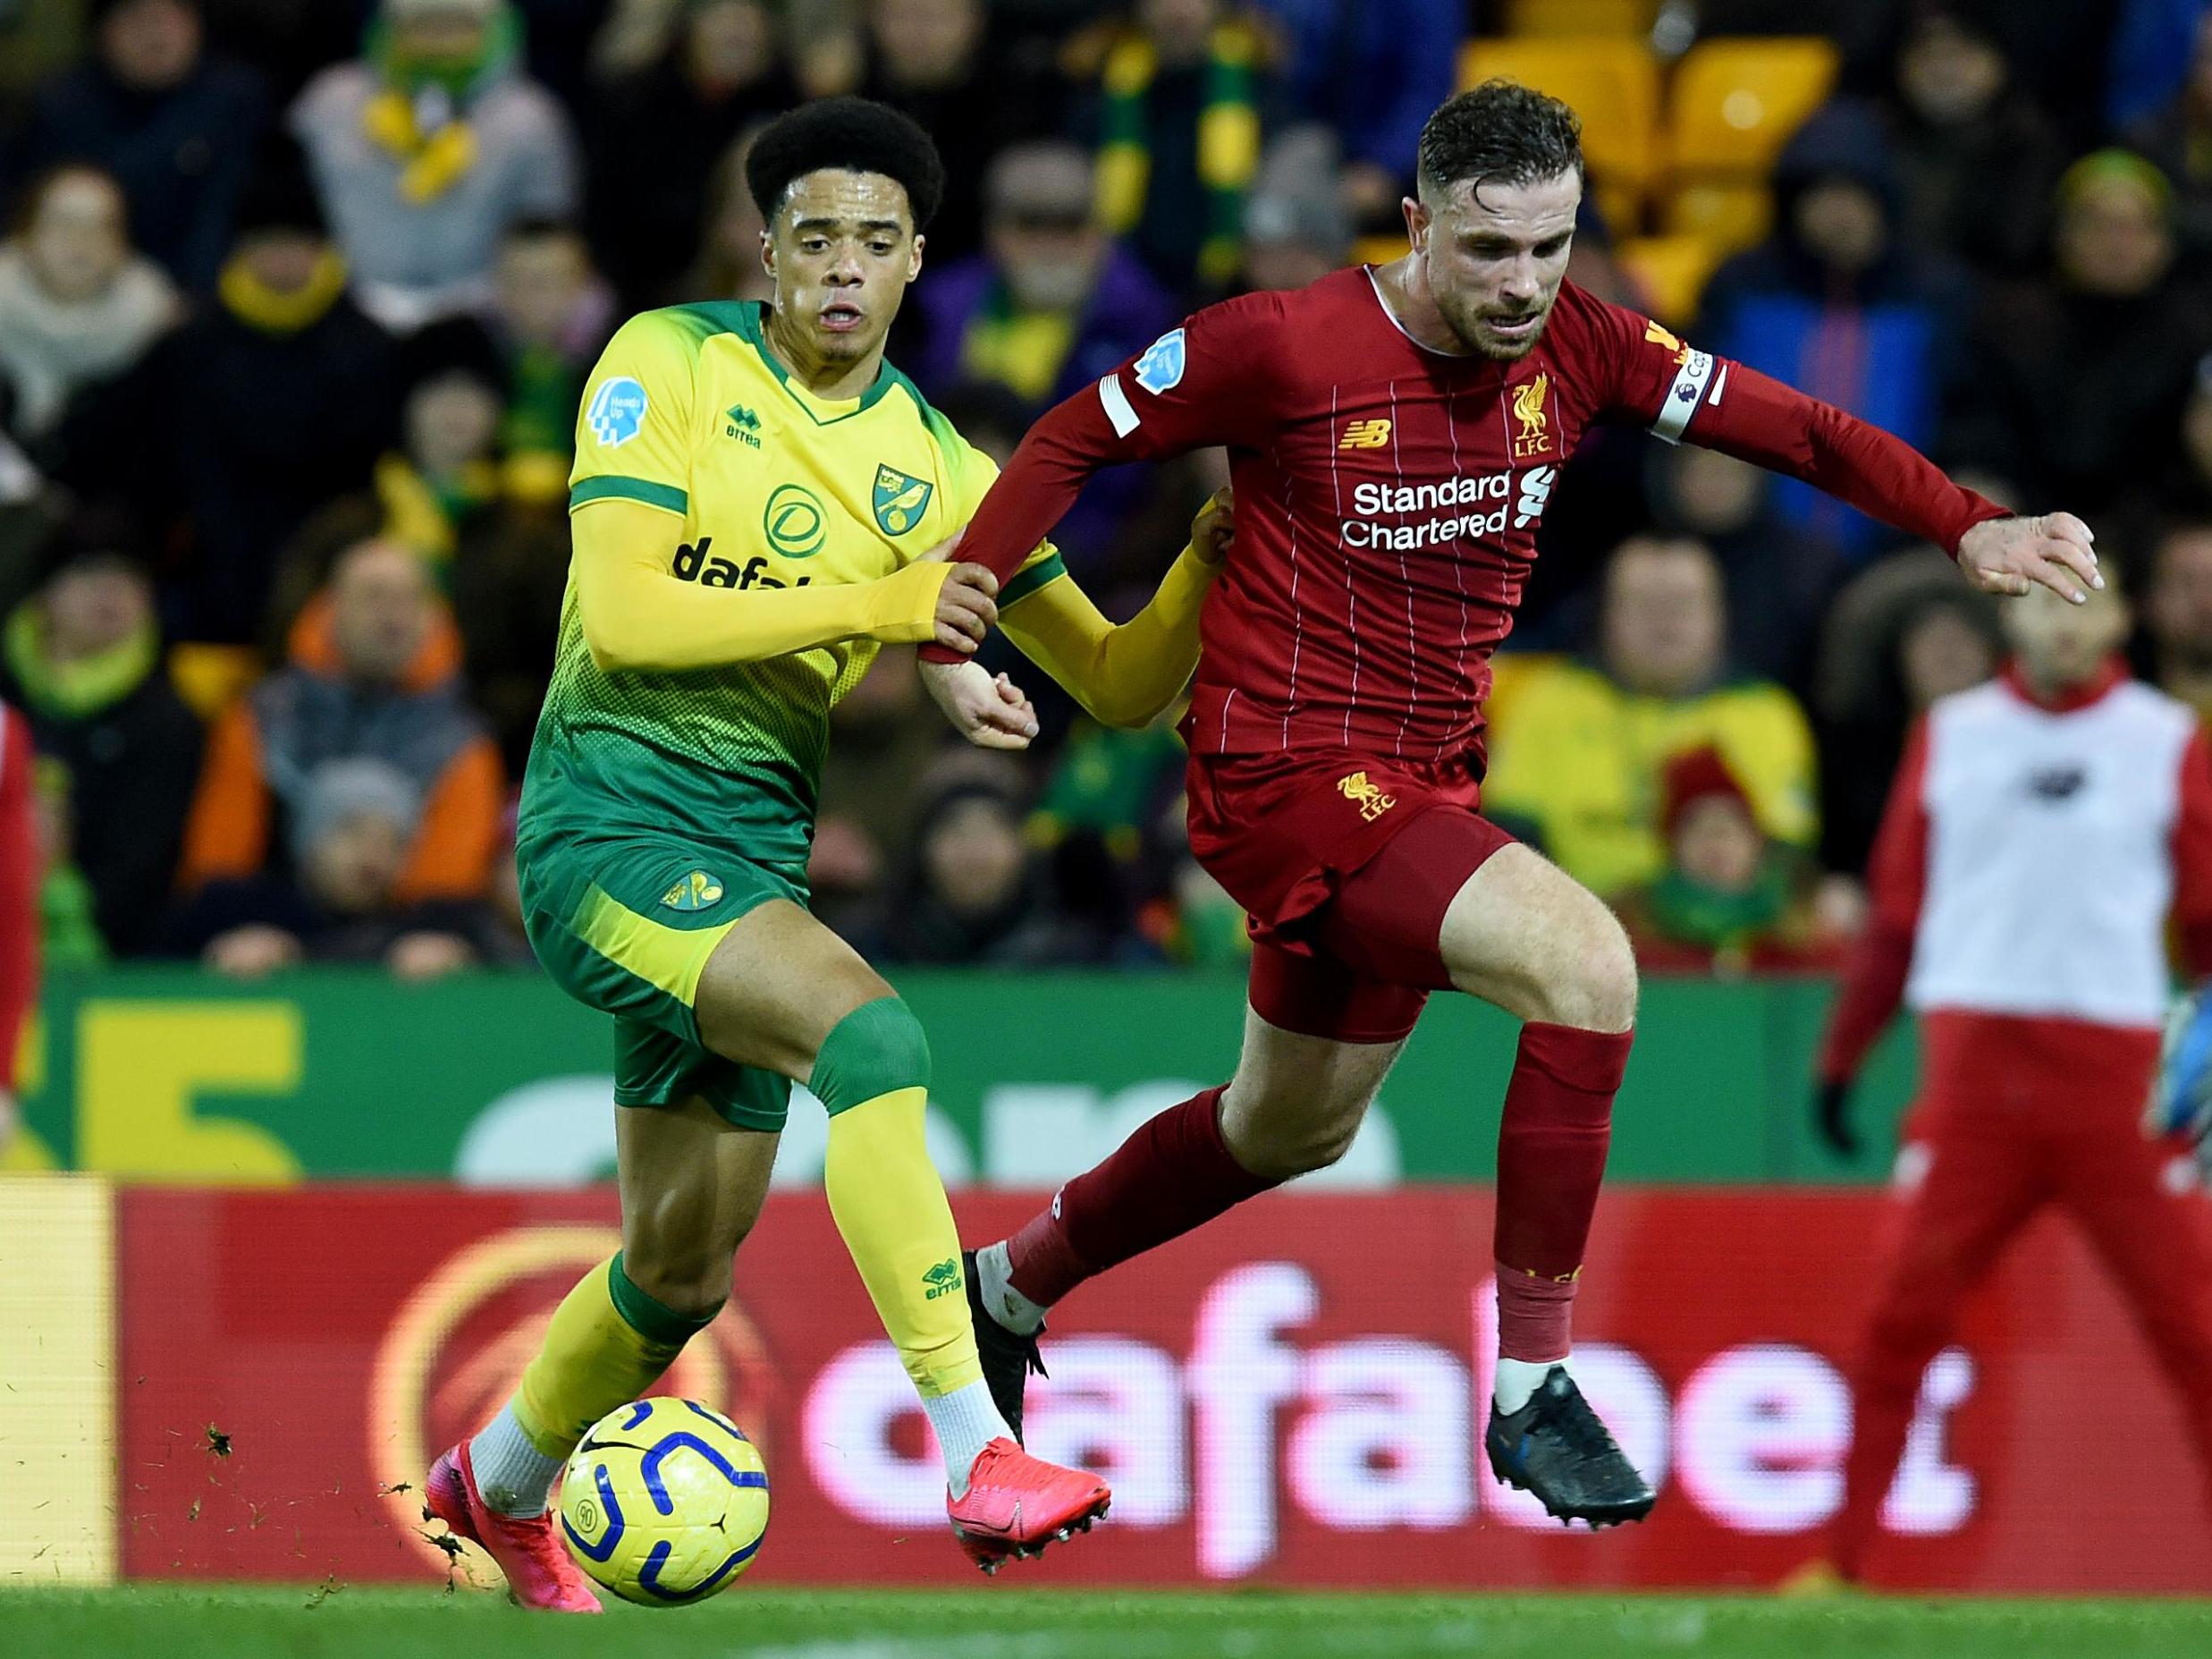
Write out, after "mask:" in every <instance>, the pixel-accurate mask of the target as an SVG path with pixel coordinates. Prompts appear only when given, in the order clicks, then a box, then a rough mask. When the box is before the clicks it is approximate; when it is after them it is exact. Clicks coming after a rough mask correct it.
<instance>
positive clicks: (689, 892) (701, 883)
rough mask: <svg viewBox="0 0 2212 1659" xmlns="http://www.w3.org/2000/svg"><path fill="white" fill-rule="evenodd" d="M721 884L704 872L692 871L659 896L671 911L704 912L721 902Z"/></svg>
mask: <svg viewBox="0 0 2212 1659" xmlns="http://www.w3.org/2000/svg"><path fill="white" fill-rule="evenodd" d="M661 902H662V903H663V904H664V905H666V906H667V907H668V908H669V909H670V910H705V909H706V908H707V907H708V906H709V905H713V904H719V903H721V902H722V883H720V882H718V881H716V880H715V879H714V878H713V876H709V875H708V874H707V873H706V872H705V870H694V871H692V872H691V874H690V875H688V876H685V877H684V878H683V879H682V880H681V881H680V882H678V883H677V884H676V885H674V886H673V887H671V888H670V889H669V890H668V891H667V892H666V893H663V894H662V895H661Z"/></svg>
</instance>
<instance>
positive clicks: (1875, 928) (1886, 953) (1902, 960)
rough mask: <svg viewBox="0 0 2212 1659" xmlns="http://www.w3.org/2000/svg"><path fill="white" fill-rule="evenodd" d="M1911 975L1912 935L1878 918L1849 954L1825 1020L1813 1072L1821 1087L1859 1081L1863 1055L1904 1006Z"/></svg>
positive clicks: (1864, 1058) (1869, 925)
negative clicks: (1834, 999)
mask: <svg viewBox="0 0 2212 1659" xmlns="http://www.w3.org/2000/svg"><path fill="white" fill-rule="evenodd" d="M1911 974H1912V934H1911V932H1909V931H1907V930H1905V929H1902V928H1899V927H1896V926H1895V924H1894V923H1888V922H1885V921H1883V920H1882V919H1881V918H1880V917H1879V916H1877V917H1876V918H1874V919H1873V920H1872V921H1870V922H1869V923H1868V925H1867V930H1866V932H1865V933H1864V934H1863V935H1862V936H1861V937H1860V940H1859V943H1858V945H1857V946H1856V947H1855V948H1854V949H1853V952H1852V954H1851V961H1850V963H1849V965H1848V966H1847V967H1846V968H1845V971H1844V980H1843V984H1842V986H1841V987H1840V988H1839V989H1838V991H1837V994H1836V1007H1835V1011H1833V1012H1831V1013H1830V1014H1829V1015H1828V1034H1827V1036H1826V1037H1823V1038H1822V1040H1821V1043H1820V1058H1819V1067H1818V1071H1819V1079H1820V1081H1822V1082H1823V1083H1848V1082H1850V1081H1851V1080H1852V1079H1853V1078H1855V1077H1857V1076H1858V1075H1859V1068H1860V1067H1861V1066H1862V1065H1863V1064H1864V1063H1865V1062H1866V1056H1867V1051H1868V1050H1870V1049H1871V1048H1872V1047H1873V1046H1874V1045H1875V1044H1876V1043H1877V1042H1879V1040H1880V1038H1881V1035H1882V1033H1883V1031H1884V1030H1886V1029H1887V1028H1888V1025H1889V1022H1890V1020H1892V1019H1894V1018H1895V1016H1896V1012H1897V1010H1898V1009H1899V1008H1901V1007H1902V1006H1904V986H1905V981H1906V979H1907V978H1910V976H1911Z"/></svg>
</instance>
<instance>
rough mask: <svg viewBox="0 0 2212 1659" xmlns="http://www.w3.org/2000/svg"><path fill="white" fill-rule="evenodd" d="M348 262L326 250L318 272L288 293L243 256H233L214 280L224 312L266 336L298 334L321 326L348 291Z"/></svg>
mask: <svg viewBox="0 0 2212 1659" xmlns="http://www.w3.org/2000/svg"><path fill="white" fill-rule="evenodd" d="M346 275H347V273H346V262H345V261H344V260H343V259H342V258H339V257H338V255H337V253H336V252H335V251H334V250H331V249H328V248H325V250H323V252H322V256H321V257H320V258H317V260H316V262H315V271H314V274H313V275H310V276H309V277H308V280H307V281H306V282H305V283H304V284H301V285H300V287H298V288H295V289H292V290H291V291H289V292H287V291H285V290H283V289H280V288H272V287H270V286H269V285H268V284H266V283H264V282H263V281H262V280H261V279H260V278H259V277H258V276H256V275H254V274H253V267H251V266H250V265H249V264H248V263H247V261H246V259H245V258H244V256H243V255H238V254H234V255H232V258H231V260H230V262H229V263H228V264H227V265H225V266H224V267H223V272H222V275H220V276H218V277H217V278H216V279H215V292H216V293H217V294H218V295H220V296H221V298H222V300H223V306H224V309H225V310H227V311H229V312H230V313H231V315H232V316H233V317H237V318H238V320H239V321H240V322H241V323H244V324H245V325H246V326H248V327H249V328H258V329H259V330H260V331H261V332H262V333H263V334H298V333H299V332H300V330H301V329H303V328H312V327H313V326H315V325H316V324H317V323H319V322H321V321H322V320H323V318H324V317H325V315H326V314H327V313H328V312H329V310H330V308H331V307H332V306H333V305H335V304H337V303H338V296H339V295H340V294H342V293H343V292H345V291H346Z"/></svg>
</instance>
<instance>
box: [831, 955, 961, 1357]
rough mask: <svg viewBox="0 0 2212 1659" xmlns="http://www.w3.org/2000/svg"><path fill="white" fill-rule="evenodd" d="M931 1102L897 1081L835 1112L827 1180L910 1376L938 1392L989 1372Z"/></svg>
mask: <svg viewBox="0 0 2212 1659" xmlns="http://www.w3.org/2000/svg"><path fill="white" fill-rule="evenodd" d="M889 1000H890V999H888V998H886V999H885V1001H887V1002H888V1001H889ZM870 1006H872V1007H881V1006H882V1003H872V1004H870ZM815 1092H816V1093H817V1094H818V1093H820V1090H818V1089H817V1090H816V1091H815ZM928 1101H929V1091H928V1090H927V1089H926V1088H898V1089H893V1090H891V1092H890V1093H888V1094H882V1095H877V1096H874V1097H873V1098H872V1099H867V1100H863V1101H861V1102H860V1103H859V1104H858V1105H853V1106H849V1107H847V1108H846V1109H845V1110H843V1111H840V1112H838V1113H833V1114H832V1117H831V1119H830V1151H829V1161H828V1163H827V1164H826V1165H825V1167H824V1168H823V1186H824V1187H825V1188H826V1189H828V1191H829V1195H830V1214H831V1215H833V1216H835V1217H836V1218H837V1230H838V1232H840V1233H842V1234H844V1235H845V1248H847V1249H848V1250H850V1251H851V1252H852V1257H853V1265H855V1266H857V1267H858V1268H859V1269H860V1277H861V1279H862V1281H863V1282H865V1284H866V1285H867V1287H868V1295H869V1296H870V1297H871V1298H872V1299H874V1302H875V1311H876V1315H877V1316H878V1317H880V1318H881V1319H882V1321H883V1329H884V1330H885V1331H887V1332H889V1333H891V1341H892V1342H893V1343H895V1344H896V1345H897V1347H898V1349H899V1359H901V1360H902V1361H903V1362H905V1365H906V1367H907V1375H908V1376H910V1377H912V1378H913V1379H914V1385H915V1387H916V1388H917V1389H918V1390H920V1391H921V1392H922V1394H923V1395H924V1397H925V1398H934V1397H936V1396H938V1395H941V1394H949V1393H950V1392H952V1391H953V1390H954V1389H956V1388H961V1387H965V1386H966V1385H967V1384H970V1383H973V1382H976V1381H978V1380H980V1379H981V1377H982V1376H983V1374H984V1372H983V1363H982V1361H981V1360H979V1359H977V1358H976V1357H975V1327H974V1326H972V1325H970V1324H969V1323H968V1316H967V1283H966V1282H965V1281H964V1280H963V1279H962V1278H961V1276H960V1235H959V1234H958V1232H956V1231H955V1230H954V1228H953V1224H952V1206H950V1204H948V1203H946V1202H945V1188H944V1183H943V1182H942V1181H940V1180H938V1178H937V1170H936V1167H935V1166H934V1165H933V1164H931V1163H930V1161H929V1147H928V1146H927V1144H926V1143H925V1142H924V1138H923V1135H922V1114H923V1109H924V1107H925V1106H926V1105H927V1104H928Z"/></svg>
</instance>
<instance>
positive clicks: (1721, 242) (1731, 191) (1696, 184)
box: [1659, 178, 1774, 258]
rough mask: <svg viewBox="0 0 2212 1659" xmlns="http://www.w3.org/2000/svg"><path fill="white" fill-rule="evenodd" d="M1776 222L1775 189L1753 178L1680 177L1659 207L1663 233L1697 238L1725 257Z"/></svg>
mask: <svg viewBox="0 0 2212 1659" xmlns="http://www.w3.org/2000/svg"><path fill="white" fill-rule="evenodd" d="M1773 222H1774V192H1773V191H1771V190H1769V189H1768V188H1767V186H1766V185H1765V183H1763V182H1760V181H1758V180H1752V179H1695V178H1693V179H1684V180H1680V181H1677V182H1676V183H1675V184H1674V185H1673V186H1672V187H1671V188H1670V189H1669V190H1667V194H1666V199H1665V201H1664V202H1663V204H1662V205H1661V207H1660V209H1659V232H1660V233H1661V234H1662V235H1665V236H1670V237H1672V236H1694V237H1698V238H1700V239H1701V240H1702V241H1707V242H1710V243H1711V244H1712V246H1713V247H1714V248H1715V249H1716V250H1718V254H1719V256H1720V257H1721V258H1727V256H1728V255H1729V254H1732V253H1735V252H1737V251H1738V250H1742V249H1744V248H1749V247H1751V246H1752V244H1753V243H1754V242H1757V241H1760V239H1761V238H1763V237H1764V236H1765V235H1766V233H1767V228H1768V226H1769V225H1770V224H1772V223H1773Z"/></svg>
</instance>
